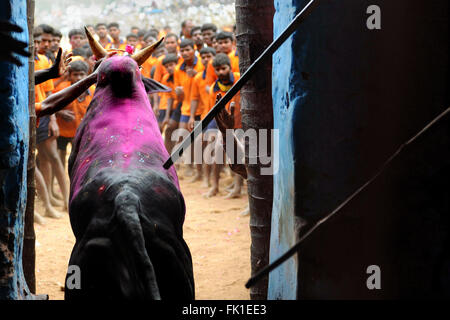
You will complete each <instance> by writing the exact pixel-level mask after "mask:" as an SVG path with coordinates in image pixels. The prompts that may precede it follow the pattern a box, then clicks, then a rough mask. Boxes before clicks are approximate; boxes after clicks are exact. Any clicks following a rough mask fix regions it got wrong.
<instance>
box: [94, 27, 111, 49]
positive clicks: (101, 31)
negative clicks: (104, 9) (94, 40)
mask: <svg viewBox="0 0 450 320" xmlns="http://www.w3.org/2000/svg"><path fill="white" fill-rule="evenodd" d="M95 32H96V33H97V35H98V41H99V42H100V44H101V45H102V47H103V48H106V46H107V45H108V44H109V43H111V39H109V37H108V28H107V26H106V23H103V22H100V23H97V24H96V25H95Z"/></svg>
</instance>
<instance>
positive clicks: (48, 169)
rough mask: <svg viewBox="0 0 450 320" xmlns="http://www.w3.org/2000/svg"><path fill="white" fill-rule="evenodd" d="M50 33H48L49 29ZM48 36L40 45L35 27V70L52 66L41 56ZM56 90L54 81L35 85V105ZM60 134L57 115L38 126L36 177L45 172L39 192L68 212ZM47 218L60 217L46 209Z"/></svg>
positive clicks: (45, 48)
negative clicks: (60, 195) (58, 196)
mask: <svg viewBox="0 0 450 320" xmlns="http://www.w3.org/2000/svg"><path fill="white" fill-rule="evenodd" d="M46 31H48V32H49V30H46ZM46 34H47V35H49V36H48V37H47V38H46V41H45V42H46V44H45V45H42V44H41V43H40V42H41V40H42V35H43V33H42V29H41V28H36V30H35V32H34V39H35V64H34V70H35V71H38V70H43V69H47V68H49V67H51V63H50V61H49V59H48V58H47V57H46V56H44V55H42V54H41V53H45V51H46V50H47V49H48V47H49V44H50V40H51V34H50V33H46ZM53 89H54V87H53V81H52V80H48V81H45V82H43V83H41V84H39V85H36V86H35V102H36V104H39V103H41V102H42V101H43V100H44V99H45V98H46V97H47V96H49V95H50V94H51V91H52V90H53ZM58 135H59V128H58V124H57V123H56V118H55V116H54V115H52V116H50V117H48V116H47V117H43V118H42V119H41V120H40V122H39V126H38V128H37V129H36V147H37V150H38V157H37V158H38V161H39V168H37V170H39V172H38V173H37V175H40V174H41V173H42V176H43V181H44V182H45V188H44V186H39V188H40V190H42V191H43V192H45V193H46V194H41V197H43V198H46V197H48V198H49V200H50V203H51V204H53V205H63V206H64V209H67V206H68V203H67V201H68V196H69V193H68V188H67V185H66V181H65V178H64V169H63V166H62V163H61V162H60V159H59V157H58V151H57V149H56V137H57V136H58ZM52 171H53V173H54V174H55V176H56V177H57V180H58V183H59V185H60V188H61V191H62V193H63V203H60V202H59V201H58V200H57V199H56V198H55V195H53V192H52V188H51V187H52V185H51V180H52ZM46 215H47V216H51V217H55V218H57V217H59V214H57V213H56V211H54V210H52V209H51V208H47V209H46Z"/></svg>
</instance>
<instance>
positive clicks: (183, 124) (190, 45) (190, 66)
mask: <svg viewBox="0 0 450 320" xmlns="http://www.w3.org/2000/svg"><path fill="white" fill-rule="evenodd" d="M180 54H181V57H182V58H183V62H182V63H181V64H180V65H179V66H177V68H176V69H175V75H174V80H175V93H176V94H177V96H178V97H179V98H182V100H183V105H182V106H181V117H180V128H183V129H188V122H189V118H190V117H191V87H192V83H193V80H194V76H195V75H196V74H197V73H198V72H203V71H204V68H205V67H204V65H203V64H202V62H201V61H200V59H199V58H198V57H197V56H196V55H195V50H194V42H193V41H192V40H190V39H184V40H182V41H181V43H180ZM202 112H203V109H200V108H197V110H196V111H195V113H194V115H193V118H194V120H196V121H198V120H200V116H201V114H202Z"/></svg>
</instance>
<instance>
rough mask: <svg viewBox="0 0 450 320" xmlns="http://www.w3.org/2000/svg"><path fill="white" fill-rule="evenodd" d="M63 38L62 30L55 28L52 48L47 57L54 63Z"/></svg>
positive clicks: (51, 43)
mask: <svg viewBox="0 0 450 320" xmlns="http://www.w3.org/2000/svg"><path fill="white" fill-rule="evenodd" d="M61 38H62V33H61V31H59V30H56V29H53V33H52V40H51V42H50V48H49V50H48V51H47V57H48V58H49V59H50V60H51V61H52V63H54V62H55V59H56V54H57V53H58V49H59V44H60V42H61Z"/></svg>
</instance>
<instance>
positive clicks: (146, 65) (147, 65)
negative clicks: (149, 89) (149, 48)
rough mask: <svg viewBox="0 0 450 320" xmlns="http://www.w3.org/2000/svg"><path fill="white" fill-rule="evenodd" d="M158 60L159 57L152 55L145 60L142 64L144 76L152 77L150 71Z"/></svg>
mask: <svg viewBox="0 0 450 320" xmlns="http://www.w3.org/2000/svg"><path fill="white" fill-rule="evenodd" d="M157 60H158V59H157V58H155V57H153V56H151V57H150V58H148V59H147V60H145V62H144V63H143V64H142V65H141V67H142V70H141V73H142V75H143V76H144V77H146V78H151V76H150V72H151V71H152V68H153V66H154V65H155V63H156V61H157Z"/></svg>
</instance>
